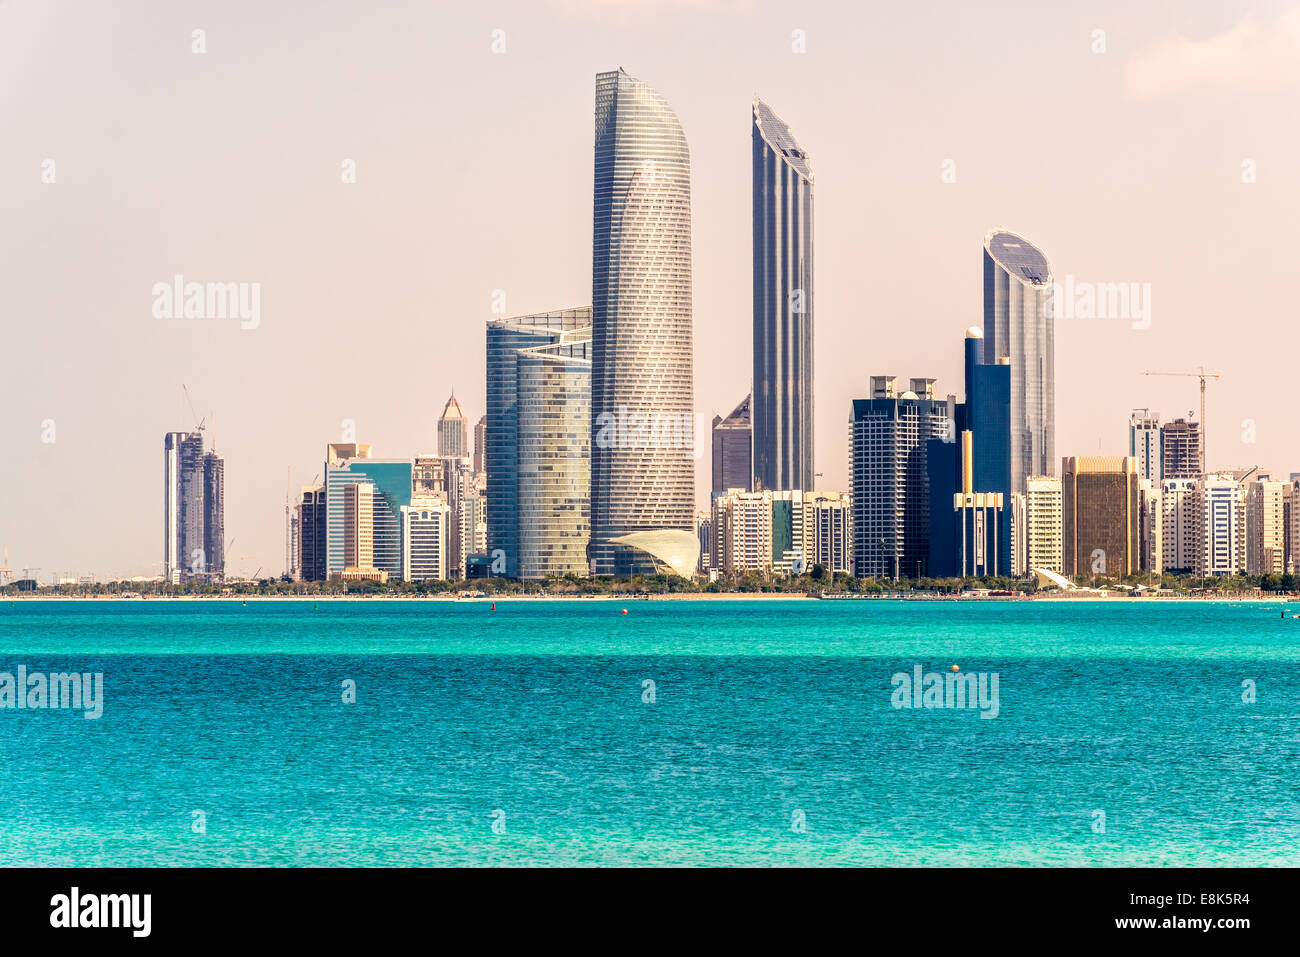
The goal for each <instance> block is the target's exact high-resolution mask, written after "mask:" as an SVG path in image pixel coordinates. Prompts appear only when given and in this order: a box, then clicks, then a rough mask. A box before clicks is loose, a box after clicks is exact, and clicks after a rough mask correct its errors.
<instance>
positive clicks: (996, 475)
mask: <svg viewBox="0 0 1300 957" xmlns="http://www.w3.org/2000/svg"><path fill="white" fill-rule="evenodd" d="M984 353H985V347H984V334H983V332H982V331H981V330H980V329H979V328H978V327H975V326H972V327H971V328H970V329H968V330H966V347H965V371H966V401H965V402H963V403H960V404H958V405H957V406H956V407H955V409H954V413H953V420H952V421H953V430H952V432H950V433H949V434H948V435H947V436H944V437H943V438H940V439H931V440H930V441H929V443H928V445H929V448H928V450H927V455H926V463H927V469H928V472H929V478H930V574H931V575H933V576H936V577H955V576H966V575H980V576H984V575H988V576H995V575H996V576H1003V577H1006V576H1009V575H1010V574H1011V491H1012V488H1011V364H1010V361H1009V360H1008V359H1006V358H1003V359H1002V360H1000V361H999V362H997V363H996V364H986V363H985V362H984Z"/></svg>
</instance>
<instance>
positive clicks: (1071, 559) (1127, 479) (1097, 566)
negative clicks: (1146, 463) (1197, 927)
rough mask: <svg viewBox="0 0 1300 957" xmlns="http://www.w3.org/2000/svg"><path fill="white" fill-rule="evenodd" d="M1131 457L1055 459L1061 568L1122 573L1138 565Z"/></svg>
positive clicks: (1066, 572) (1113, 575) (1134, 471)
mask: <svg viewBox="0 0 1300 957" xmlns="http://www.w3.org/2000/svg"><path fill="white" fill-rule="evenodd" d="M1138 510H1139V501H1138V484H1137V463H1136V462H1135V461H1134V460H1133V459H1131V458H1128V457H1124V458H1116V457H1108V456H1093V457H1089V458H1074V457H1070V458H1066V459H1064V460H1063V461H1062V463H1061V513H1062V515H1061V519H1062V521H1061V525H1062V537H1063V539H1064V548H1063V554H1062V559H1063V561H1062V574H1064V575H1067V576H1070V577H1073V576H1075V575H1103V576H1106V577H1109V578H1123V577H1124V576H1125V575H1131V574H1133V573H1134V572H1137V571H1139V570H1140V567H1141V543H1140V530H1141V524H1140V520H1139V514H1138Z"/></svg>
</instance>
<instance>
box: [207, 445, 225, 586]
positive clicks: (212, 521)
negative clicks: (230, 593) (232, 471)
mask: <svg viewBox="0 0 1300 957" xmlns="http://www.w3.org/2000/svg"><path fill="white" fill-rule="evenodd" d="M203 553H204V556H205V560H206V563H207V573H208V580H209V581H222V580H223V579H224V578H225V574H226V460H225V459H223V458H222V457H221V456H220V455H218V454H217V453H216V450H215V449H214V450H213V451H211V452H205V453H204V455H203Z"/></svg>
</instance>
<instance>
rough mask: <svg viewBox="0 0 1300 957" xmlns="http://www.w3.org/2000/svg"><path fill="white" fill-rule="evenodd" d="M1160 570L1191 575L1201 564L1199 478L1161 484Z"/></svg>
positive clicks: (1173, 573)
mask: <svg viewBox="0 0 1300 957" xmlns="http://www.w3.org/2000/svg"><path fill="white" fill-rule="evenodd" d="M1160 514H1161V525H1162V528H1161V542H1160V546H1161V547H1160V570H1161V572H1163V573H1166V574H1170V575H1191V574H1193V573H1194V572H1195V571H1196V568H1197V565H1198V564H1199V562H1200V558H1199V556H1200V551H1201V544H1202V542H1201V538H1202V534H1201V521H1202V516H1201V482H1200V479H1199V477H1198V478H1179V479H1170V478H1167V479H1165V480H1164V481H1163V482H1161V483H1160Z"/></svg>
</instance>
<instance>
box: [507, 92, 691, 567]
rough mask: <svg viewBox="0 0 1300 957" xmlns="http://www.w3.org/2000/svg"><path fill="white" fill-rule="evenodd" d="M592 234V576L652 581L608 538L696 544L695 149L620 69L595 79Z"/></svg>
mask: <svg viewBox="0 0 1300 957" xmlns="http://www.w3.org/2000/svg"><path fill="white" fill-rule="evenodd" d="M592 225H593V229H592V369H591V421H592V445H591V547H590V551H589V554H590V558H591V570H592V571H593V572H594V573H595V574H598V575H613V574H618V575H627V574H632V573H635V572H642V571H645V572H651V571H653V570H654V565H653V562H651V561H650V559H649V557H648V556H647V554H646V553H645V552H644V551H641V550H638V549H637V548H634V547H632V546H631V545H630V544H627V543H624V544H619V543H616V542H615V541H613V540H614V539H616V538H620V537H622V536H627V535H635V534H637V533H662V532H665V531H668V530H681V531H683V532H686V533H689V535H690V536H691V537H692V538H694V537H695V502H694V498H695V467H694V461H693V450H694V439H693V426H694V403H693V374H692V361H691V360H692V343H691V336H692V329H691V182H690V151H689V149H688V148H687V145H686V137H685V136H684V135H683V133H682V128H681V126H680V124H679V123H678V122H677V117H676V116H675V115H674V114H673V111H672V109H671V108H670V107H669V106H668V103H667V102H666V101H665V100H664V98H663V97H662V96H660V95H659V93H657V92H656V91H655V90H653V89H652V88H651V87H650V86H648V85H647V84H645V83H643V82H641V81H640V80H638V79H635V78H634V77H631V76H629V75H628V74H627V73H625V72H624V71H623V70H621V69H620V70H616V71H614V72H610V73H601V74H598V75H597V77H596V143H595V183H594V191H593V224H592ZM490 524H491V522H490V520H489V526H490ZM663 537H664V536H662V535H658V536H655V537H652V540H653V541H655V542H658V541H659V539H660V538H663ZM667 537H668V538H673V539H674V540H676V538H677V537H678V536H672V535H669V536H667ZM681 538H682V541H684V540H685V538H684V537H681ZM639 540H645V539H639ZM696 547H697V548H698V542H697V543H696ZM679 557H680V556H679ZM682 563H683V564H684V559H683V560H682Z"/></svg>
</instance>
